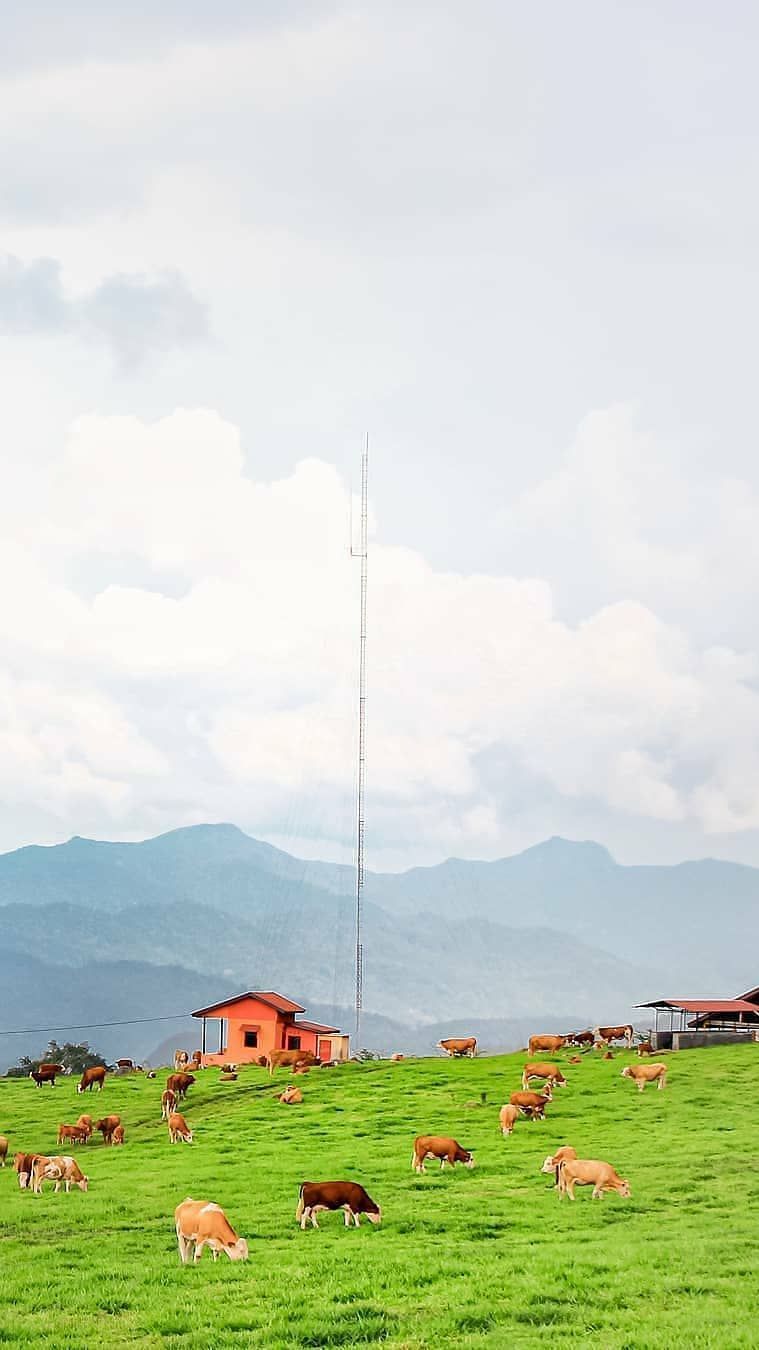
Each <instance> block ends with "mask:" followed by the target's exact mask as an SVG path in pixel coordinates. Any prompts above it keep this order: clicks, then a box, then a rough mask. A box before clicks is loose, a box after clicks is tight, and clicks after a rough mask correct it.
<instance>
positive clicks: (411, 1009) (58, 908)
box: [0, 825, 759, 1065]
mask: <svg viewBox="0 0 759 1350" xmlns="http://www.w3.org/2000/svg"><path fill="white" fill-rule="evenodd" d="M0 932H1V933H2V949H1V952H0V1031H7V1030H9V1029H11V1028H14V1029H15V1028H36V1027H40V1028H42V1027H55V1026H61V1027H63V1026H68V1025H72V1024H73V1023H75V1022H104V1021H118V1020H126V1019H135V1020H137V1019H143V1018H145V1019H147V1018H153V1017H162V1016H167V1017H170V1016H171V1015H172V1014H181V1013H184V1012H185V1011H186V1010H188V1009H191V1008H192V1007H197V1006H201V1005H202V1004H203V1003H204V1002H208V1001H211V1000H213V999H214V998H216V997H222V996H224V995H227V994H231V993H235V992H237V991H238V990H240V989H242V988H252V987H255V986H259V987H263V988H279V989H281V990H282V991H283V992H286V993H288V994H290V995H291V996H294V997H297V998H299V999H300V1000H301V1001H302V1002H303V1003H305V1004H306V1005H307V1007H308V1008H309V1011H312V1012H313V1013H315V1014H316V1015H320V1016H329V1017H330V1018H333V1019H335V1020H336V1021H341V1022H344V1023H345V1024H346V1026H347V1028H348V1029H349V1028H350V1014H349V1013H348V1012H347V1008H348V1006H349V1005H350V1001H351V993H352V943H353V874H352V872H351V869H349V868H345V867H340V866H337V865H334V864H330V863H321V862H306V861H303V860H301V859H298V858H294V857H291V856H290V855H289V854H287V853H284V852H282V851H280V850H278V849H275V848H272V847H271V846H270V845H268V844H265V843H261V842H259V841H258V840H255V839H252V838H251V837H249V836H248V835H246V834H244V833H243V832H242V831H241V830H238V829H237V828H236V827H234V826H232V825H200V826H195V827H191V828H187V829H180V830H175V831H172V832H170V833H169V834H164V835H161V836H159V837H157V838H155V839H148V840H145V841H144V842H142V843H127V844H122V843H103V842H96V841H93V840H87V839H80V838H74V839H71V840H69V841H68V843H66V844H61V845H57V846H54V847H50V848H40V847H29V848H23V849H18V850H16V851H15V852H13V853H7V854H4V855H0ZM364 938H365V952H366V970H365V992H364V999H365V1006H366V1009H367V1017H366V1019H365V1035H364V1037H363V1038H362V1039H364V1040H365V1041H366V1043H367V1044H371V1045H373V1046H376V1048H382V1049H389V1048H393V1049H398V1048H400V1049H403V1048H408V1049H415V1050H419V1049H422V1048H425V1047H427V1046H428V1045H432V1044H434V1041H435V1040H436V1039H437V1037H438V1036H439V1035H440V1034H442V1033H443V1032H444V1031H445V1030H452V1029H455V1028H456V1027H460V1026H462V1025H463V1023H465V1022H466V1024H467V1028H468V1027H473V1026H474V1025H475V1023H476V1024H477V1027H478V1030H479V1034H480V1036H481V1038H482V1039H483V1042H484V1043H485V1044H486V1045H488V1044H490V1045H491V1046H492V1047H493V1048H495V1047H496V1046H499V1047H500V1046H507V1045H509V1044H517V1043H519V1042H521V1041H522V1040H523V1039H524V1035H525V1030H526V1028H527V1027H528V1026H529V1025H531V1024H533V1025H536V1019H537V1021H540V1023H541V1025H542V1026H544V1027H545V1028H546V1029H548V1028H549V1027H550V1026H558V1025H563V1024H564V1023H565V1022H568V1021H572V1022H577V1023H579V1022H583V1023H587V1022H592V1021H594V1020H597V1019H599V1018H601V1019H606V1018H616V1017H618V1016H623V1015H624V1016H625V1017H626V1016H629V1015H630V1009H631V1007H632V1005H633V1004H634V1003H636V1002H640V1001H641V1000H643V999H646V998H649V997H653V996H655V995H657V994H670V995H678V994H679V995H682V996H686V995H688V994H707V993H708V994H716V995H719V994H722V995H731V994H734V993H737V992H739V991H740V990H741V989H742V988H747V987H749V986H750V985H752V984H755V983H756V981H757V967H756V960H755V956H754V954H755V953H756V951H757V939H758V938H759V871H757V870H756V869H754V868H749V867H744V866H739V865H736V864H732V863H725V862H714V861H708V860H707V861H703V862H693V863H683V864H681V865H680V866H676V867H623V866H620V865H619V864H617V863H616V862H615V861H614V860H613V858H612V857H611V856H610V854H609V853H608V852H607V851H606V850H605V849H604V848H602V847H601V846H599V845H597V844H593V843H571V842H568V841H566V840H562V839H551V840H548V841H547V842H545V843H543V844H540V845H537V846H536V847H534V848H531V849H527V850H526V851H525V852H524V853H521V854H518V855H516V856H515V857H511V858H504V859H500V860H498V861H496V862H467V861H464V860H460V859H450V860H448V861H447V862H444V863H441V864H440V865H439V866H436V867H428V868H414V869H412V870H410V871H408V872H405V873H399V874H376V873H374V874H373V873H370V874H368V875H367V881H366V918H365V935H364ZM188 1031H189V1038H190V1039H193V1037H194V1038H195V1039H197V1035H196V1030H195V1028H194V1027H192V1026H189V1027H188V1024H187V1022H186V1021H184V1019H180V1020H177V1021H176V1022H174V1021H172V1022H170V1023H167V1024H166V1026H165V1027H164V1028H162V1027H161V1026H160V1024H155V1023H141V1024H140V1025H136V1026H134V1027H131V1028H114V1029H111V1030H107V1029H104V1030H103V1031H99V1032H95V1031H93V1032H82V1033H81V1036H85V1035H86V1036H89V1038H90V1039H91V1040H92V1041H93V1042H96V1043H97V1044H98V1045H100V1046H102V1048H103V1049H104V1051H105V1052H106V1053H109V1054H116V1053H124V1054H128V1053H133V1054H135V1055H138V1056H145V1055H146V1054H147V1053H148V1052H149V1051H150V1049H151V1048H152V1047H155V1046H156V1045H157V1043H158V1041H160V1040H161V1039H162V1037H163V1035H164V1034H170V1035H176V1034H180V1033H181V1034H184V1035H185V1036H186V1035H187V1033H188ZM372 1037H373V1038H374V1039H372ZM77 1038H79V1037H77ZM45 1039H46V1038H45V1037H44V1036H40V1035H35V1036H32V1037H29V1036H25V1037H16V1036H13V1037H8V1036H3V1037H2V1038H0V1065H5V1064H7V1063H8V1062H11V1061H12V1060H13V1059H15V1058H16V1057H17V1055H18V1054H19V1053H22V1052H23V1051H29V1050H36V1049H38V1048H39V1046H40V1044H43V1043H44V1041H45Z"/></svg>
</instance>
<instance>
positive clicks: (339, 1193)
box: [295, 1181, 382, 1229]
mask: <svg viewBox="0 0 759 1350" xmlns="http://www.w3.org/2000/svg"><path fill="white" fill-rule="evenodd" d="M323 1209H341V1210H342V1211H343V1213H344V1215H345V1227H346V1228H350V1225H351V1222H353V1223H355V1225H356V1227H357V1228H360V1226H361V1215H362V1214H365V1215H366V1217H367V1219H368V1220H369V1222H370V1223H381V1222H382V1210H381V1209H380V1207H379V1205H377V1204H375V1202H374V1201H373V1200H372V1198H371V1196H370V1195H368V1194H367V1192H366V1191H365V1190H364V1188H363V1186H359V1184H358V1182H357V1181H303V1182H301V1187H300V1191H299V1193H298V1207H297V1209H296V1211H295V1218H296V1220H297V1221H298V1223H299V1224H300V1226H301V1228H302V1229H305V1227H306V1225H307V1224H308V1222H309V1219H310V1221H311V1226H312V1227H313V1228H318V1227H319V1225H318V1223H317V1221H316V1216H317V1214H318V1213H320V1211H321V1210H323Z"/></svg>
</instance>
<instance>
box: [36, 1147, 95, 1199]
mask: <svg viewBox="0 0 759 1350" xmlns="http://www.w3.org/2000/svg"><path fill="white" fill-rule="evenodd" d="M45 1181H54V1182H55V1192H56V1195H57V1193H58V1191H60V1189H61V1186H65V1187H66V1194H67V1195H68V1193H69V1191H70V1190H71V1187H72V1185H74V1186H78V1187H79V1190H80V1191H86V1190H87V1188H88V1186H89V1177H86V1176H85V1175H84V1173H83V1171H82V1169H81V1168H80V1166H79V1163H78V1162H77V1161H76V1159H75V1158H72V1157H69V1156H66V1155H64V1156H63V1157H59V1156H56V1157H53V1158H46V1157H43V1156H42V1155H38V1156H37V1157H36V1158H35V1160H34V1165H33V1167H32V1189H33V1190H34V1192H35V1194H36V1195H41V1194H42V1186H43V1183H44V1182H45Z"/></svg>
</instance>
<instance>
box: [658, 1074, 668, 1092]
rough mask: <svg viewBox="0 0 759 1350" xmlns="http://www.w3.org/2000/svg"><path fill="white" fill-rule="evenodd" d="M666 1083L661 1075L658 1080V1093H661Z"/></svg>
mask: <svg viewBox="0 0 759 1350" xmlns="http://www.w3.org/2000/svg"><path fill="white" fill-rule="evenodd" d="M666 1083H667V1080H666V1078H665V1077H664V1074H662V1076H661V1078H660V1079H659V1091H660V1092H661V1090H662V1088H663V1087H665V1086H666Z"/></svg>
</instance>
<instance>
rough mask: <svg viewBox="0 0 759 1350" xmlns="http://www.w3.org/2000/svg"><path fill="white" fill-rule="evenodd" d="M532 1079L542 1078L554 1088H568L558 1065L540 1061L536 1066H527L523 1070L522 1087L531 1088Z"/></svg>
mask: <svg viewBox="0 0 759 1350" xmlns="http://www.w3.org/2000/svg"><path fill="white" fill-rule="evenodd" d="M531 1078H540V1079H542V1080H543V1081H544V1082H545V1083H550V1084H551V1086H552V1087H557V1088H559V1087H566V1086H567V1080H566V1078H565V1077H564V1075H563V1073H562V1072H561V1069H560V1068H559V1066H558V1065H557V1064H544V1063H541V1062H540V1060H538V1061H537V1062H536V1063H534V1064H525V1066H524V1069H523V1070H522V1087H523V1088H528V1087H529V1086H530V1079H531Z"/></svg>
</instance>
